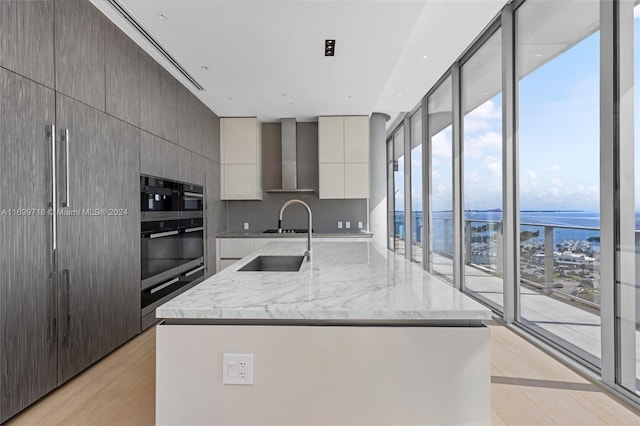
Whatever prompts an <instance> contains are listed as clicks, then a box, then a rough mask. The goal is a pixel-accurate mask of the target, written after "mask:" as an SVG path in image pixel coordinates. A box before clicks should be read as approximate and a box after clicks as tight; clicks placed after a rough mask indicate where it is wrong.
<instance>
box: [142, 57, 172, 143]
mask: <svg viewBox="0 0 640 426" xmlns="http://www.w3.org/2000/svg"><path fill="white" fill-rule="evenodd" d="M177 85H178V82H177V81H176V80H175V79H174V78H173V77H172V76H171V74H169V73H168V72H167V71H166V70H165V69H164V68H162V67H161V66H160V64H158V63H157V62H156V61H154V60H153V58H151V56H149V55H148V54H146V53H144V52H142V51H141V52H140V128H141V129H143V130H146V131H148V132H149V133H152V134H154V135H156V136H159V137H161V138H163V139H167V140H169V141H171V142H174V143H177V129H178V124H177V119H178V112H177V105H178V95H177V90H178V86H177Z"/></svg>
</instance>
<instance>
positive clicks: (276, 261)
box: [238, 256, 304, 272]
mask: <svg viewBox="0 0 640 426" xmlns="http://www.w3.org/2000/svg"><path fill="white" fill-rule="evenodd" d="M303 260H304V256H258V257H256V258H255V259H253V260H252V261H251V262H249V263H247V264H246V265H244V266H243V267H242V268H240V269H238V271H269V272H296V271H299V270H300V265H302V261H303Z"/></svg>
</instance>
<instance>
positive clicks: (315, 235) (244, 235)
mask: <svg viewBox="0 0 640 426" xmlns="http://www.w3.org/2000/svg"><path fill="white" fill-rule="evenodd" d="M371 237H373V234H372V233H371V232H327V233H322V232H319V233H318V232H314V233H313V234H312V235H311V238H312V239H316V238H371ZM216 238H304V239H306V238H307V234H306V233H304V234H271V233H270V234H265V233H263V232H260V233H252V232H220V233H219V234H217V235H216Z"/></svg>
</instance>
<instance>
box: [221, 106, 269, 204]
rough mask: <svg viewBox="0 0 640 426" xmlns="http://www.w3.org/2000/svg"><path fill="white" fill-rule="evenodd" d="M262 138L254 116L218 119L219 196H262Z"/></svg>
mask: <svg viewBox="0 0 640 426" xmlns="http://www.w3.org/2000/svg"><path fill="white" fill-rule="evenodd" d="M261 148H262V141H261V136H260V122H259V121H258V119H257V118H255V117H241V118H235V117H231V118H221V119H220V162H221V166H222V167H221V174H222V176H221V180H220V185H221V198H222V199H223V200H261V199H262V164H261V163H262V158H261V157H262V149H261Z"/></svg>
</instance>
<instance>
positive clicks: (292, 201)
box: [278, 199, 313, 262]
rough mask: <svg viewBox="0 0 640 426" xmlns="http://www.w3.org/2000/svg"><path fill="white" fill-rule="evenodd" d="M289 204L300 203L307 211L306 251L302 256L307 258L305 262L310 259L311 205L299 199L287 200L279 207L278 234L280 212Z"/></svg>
mask: <svg viewBox="0 0 640 426" xmlns="http://www.w3.org/2000/svg"><path fill="white" fill-rule="evenodd" d="M291 204H302V205H303V206H304V207H305V208H306V209H307V213H308V215H309V216H308V220H307V222H308V223H307V225H309V229H308V230H307V251H305V252H304V256H305V257H306V258H307V262H309V261H310V260H311V233H312V232H313V224H312V222H313V215H312V214H311V207H309V205H308V204H307V203H305V202H304V201H301V200H296V199H293V200H289V201H287V202H286V203H284V204H283V205H282V207H280V214H279V215H278V234H282V214H283V213H284V209H286V208H287V207H289V206H290V205H291Z"/></svg>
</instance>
